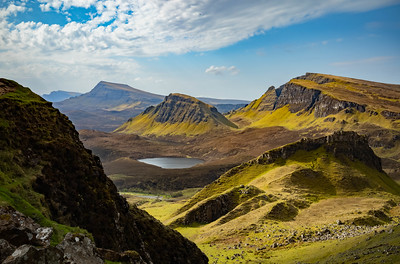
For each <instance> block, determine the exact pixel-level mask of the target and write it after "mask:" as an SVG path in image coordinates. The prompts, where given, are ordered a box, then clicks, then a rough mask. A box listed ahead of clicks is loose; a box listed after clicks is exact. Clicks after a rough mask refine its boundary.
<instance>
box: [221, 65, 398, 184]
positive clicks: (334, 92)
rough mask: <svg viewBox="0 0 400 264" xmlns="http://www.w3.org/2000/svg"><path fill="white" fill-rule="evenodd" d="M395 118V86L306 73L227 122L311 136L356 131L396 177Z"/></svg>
mask: <svg viewBox="0 0 400 264" xmlns="http://www.w3.org/2000/svg"><path fill="white" fill-rule="evenodd" d="M265 105H267V106H268V107H265ZM399 115H400V85H395V84H385V83H377V82H371V81H365V80H358V79H353V78H347V77H340V76H333V75H327V74H318V73H307V74H305V75H303V76H299V77H297V78H293V79H292V80H290V81H289V82H288V83H286V84H284V85H282V86H280V87H279V88H277V89H271V88H270V89H269V90H268V91H267V92H266V93H265V94H264V95H263V96H261V97H260V98H259V99H257V100H255V101H253V102H252V103H251V104H249V106H247V107H245V108H242V109H239V110H237V111H235V112H233V113H231V114H230V115H229V116H228V118H229V119H230V120H232V121H233V122H235V123H236V124H240V126H242V127H255V128H260V127H273V126H283V127H285V128H287V129H290V130H294V131H296V130H298V131H305V130H306V131H312V133H332V132H334V131H340V130H345V131H356V132H357V133H359V134H362V135H367V136H368V137H369V144H370V146H372V147H373V149H374V151H375V152H376V153H377V154H378V156H380V157H382V158H384V163H383V164H384V169H385V171H387V172H388V173H390V175H391V176H392V177H393V178H398V177H399V176H398V172H397V170H396V167H399V166H400V153H399V151H398V150H397V149H398V147H399V146H400V120H399V118H398V117H399ZM393 164H395V165H394V166H393Z"/></svg>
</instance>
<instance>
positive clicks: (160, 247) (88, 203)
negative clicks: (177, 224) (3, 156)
mask: <svg viewBox="0 0 400 264" xmlns="http://www.w3.org/2000/svg"><path fill="white" fill-rule="evenodd" d="M0 82H1V83H3V84H6V86H7V85H8V86H11V88H13V87H14V88H13V89H16V90H17V91H20V92H21V93H23V94H25V95H26V98H35V100H28V99H26V98H25V99H20V100H18V99H14V98H7V97H6V98H0V108H1V109H2V111H1V112H0V119H2V120H7V126H2V127H0V147H1V148H2V149H4V150H10V151H15V152H17V153H20V154H19V156H18V159H17V161H16V162H18V163H19V165H20V166H21V167H26V168H37V167H38V166H39V165H40V167H42V169H41V172H40V173H39V174H38V175H36V180H35V181H34V182H33V184H32V185H33V186H32V187H31V188H33V189H34V190H35V191H36V192H38V193H41V194H43V195H44V201H43V205H44V206H45V207H47V208H48V209H49V217H50V218H51V219H52V220H54V221H57V222H59V223H62V224H66V225H70V226H79V227H82V228H85V229H87V230H88V231H89V232H91V233H92V234H93V237H94V239H95V242H96V245H97V246H99V247H102V248H108V249H112V250H114V251H125V250H136V251H138V252H139V254H140V255H141V256H142V258H143V259H144V260H145V261H146V262H148V263H151V262H154V263H206V262H207V257H206V256H205V255H204V254H203V253H202V252H201V251H200V250H199V249H198V248H197V247H196V245H195V244H194V243H192V242H190V241H189V240H187V239H185V238H183V237H182V236H181V235H180V234H179V233H177V232H175V231H173V230H170V229H168V228H165V227H164V226H163V225H162V224H161V223H160V222H158V221H156V220H155V219H153V218H152V217H151V216H149V215H148V214H145V213H144V212H142V211H141V210H139V209H138V208H136V207H131V208H130V207H129V205H128V203H127V202H126V200H125V199H123V198H122V197H121V196H120V195H119V194H118V192H117V189H116V187H115V185H114V184H113V183H112V181H111V180H110V179H109V178H107V176H106V175H105V174H104V171H103V168H102V166H101V163H100V160H99V158H98V157H95V156H93V155H92V154H91V151H89V150H87V149H85V148H84V146H83V144H82V142H80V140H79V137H78V133H77V132H76V131H75V129H74V126H73V125H72V123H71V122H70V121H69V120H68V118H67V117H66V116H65V115H63V114H61V113H60V112H59V111H58V110H56V109H54V108H52V107H51V103H48V102H46V101H44V100H43V99H41V98H39V97H38V96H37V95H35V94H33V93H31V92H30V91H29V90H28V89H27V88H23V87H22V86H19V85H18V84H16V83H15V82H10V81H8V80H4V79H0ZM170 241H174V243H173V244H172V243H170Z"/></svg>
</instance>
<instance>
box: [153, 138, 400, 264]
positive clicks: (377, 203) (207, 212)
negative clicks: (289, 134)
mask: <svg viewBox="0 0 400 264" xmlns="http://www.w3.org/2000/svg"><path fill="white" fill-rule="evenodd" d="M399 202H400V186H399V185H398V184H396V183H395V182H394V181H393V180H392V179H391V178H390V177H388V176H387V175H386V174H385V173H384V172H383V171H382V170H381V168H380V160H379V158H377V157H376V156H375V155H374V153H373V152H372V150H371V149H370V148H369V147H368V144H367V141H366V138H365V137H359V136H357V135H356V134H354V133H348V132H341V133H337V134H335V135H333V136H331V137H326V138H320V139H315V140H301V141H299V142H296V143H293V144H290V145H287V146H284V147H281V148H277V149H274V150H271V151H268V152H266V153H264V154H263V155H261V156H259V157H257V158H255V159H253V160H250V161H249V162H247V163H244V164H242V165H240V166H237V167H235V168H233V169H231V170H230V171H228V172H226V173H225V174H223V175H222V176H221V177H220V178H219V179H218V180H216V181H214V182H213V183H211V184H209V185H207V186H206V187H205V188H203V189H202V190H200V191H199V192H198V193H196V194H195V195H194V196H193V197H192V198H191V199H189V200H188V201H187V202H186V203H185V204H184V205H183V206H182V207H181V208H180V209H179V210H177V211H176V212H175V213H174V214H172V215H171V216H170V217H169V218H168V217H166V216H163V221H164V223H168V224H170V225H171V226H173V227H175V228H176V230H178V231H179V232H181V233H182V234H183V235H185V236H187V237H189V238H190V239H192V240H194V241H195V242H196V243H197V244H198V245H199V247H200V248H202V249H203V250H204V252H206V254H207V255H208V257H209V259H210V260H211V261H217V260H218V261H223V262H227V263H234V262H235V261H236V260H238V261H246V263H259V262H262V263H295V262H297V261H304V262H307V263H308V262H316V261H322V263H325V262H327V263H329V262H332V261H333V262H335V261H336V259H340V260H342V261H344V262H345V263H348V262H349V261H350V260H351V259H352V258H353V257H354V256H355V255H357V256H358V255H359V257H360V258H363V259H364V260H365V261H367V262H366V263H372V262H371V261H372V260H371V259H373V258H375V257H377V252H376V251H374V250H370V249H369V248H368V245H377V246H379V245H380V244H379V243H383V241H386V242H387V243H386V244H385V245H384V246H382V248H384V249H385V250H388V251H389V253H388V255H387V257H385V258H384V259H387V260H390V259H393V258H394V256H395V255H396V254H398V249H397V248H395V249H393V245H395V243H396V241H397V240H396V239H395V236H383V235H382V236H381V237H380V238H377V239H376V240H373V241H370V239H371V238H368V237H370V236H371V235H372V234H374V232H380V230H384V231H382V232H383V233H385V232H390V234H391V232H397V233H398V232H399V230H398V229H395V230H393V231H390V230H391V229H393V228H394V226H396V225H397V224H398V223H399V222H400V218H399V217H400V207H399V206H397V204H398V203H399ZM163 206H164V207H163V208H168V207H166V205H165V204H164V205H163ZM153 210H154V209H153ZM385 234H386V233H385ZM339 241H340V243H339ZM354 242H356V243H357V244H354ZM338 243H339V244H340V246H339V247H337V245H338ZM303 252H313V253H312V254H311V255H310V254H308V253H307V254H304V253H303ZM332 255H335V257H334V258H333V257H332ZM392 255H393V256H392ZM353 260H354V259H353ZM269 261H270V262H269ZM368 261H369V262H368Z"/></svg>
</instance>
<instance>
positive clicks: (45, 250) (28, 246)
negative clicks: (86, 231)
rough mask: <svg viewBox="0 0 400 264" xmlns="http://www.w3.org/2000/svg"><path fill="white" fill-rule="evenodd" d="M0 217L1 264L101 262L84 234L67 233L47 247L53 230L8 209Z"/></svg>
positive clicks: (0, 212) (2, 208)
mask: <svg viewBox="0 0 400 264" xmlns="http://www.w3.org/2000/svg"><path fill="white" fill-rule="evenodd" d="M0 215H1V217H0V252H1V254H0V262H1V263H4V264H19V263H21V264H23V263H33V264H34V263H44V264H59V263H60V264H61V263H76V264H80V263H82V264H89V263H90V264H101V263H104V260H103V259H101V258H100V257H99V255H98V253H97V250H96V247H95V244H94V243H93V241H92V240H90V239H89V238H88V237H87V236H85V235H83V234H71V233H68V234H67V235H66V236H65V238H64V240H63V241H62V242H61V243H60V244H59V245H57V246H50V238H51V235H52V233H53V229H52V228H50V227H42V226H40V225H39V224H37V223H36V222H35V221H33V220H32V219H31V218H30V217H26V216H25V215H23V214H22V213H21V212H18V211H16V210H14V209H13V208H12V207H10V206H9V207H0ZM132 263H133V262H132Z"/></svg>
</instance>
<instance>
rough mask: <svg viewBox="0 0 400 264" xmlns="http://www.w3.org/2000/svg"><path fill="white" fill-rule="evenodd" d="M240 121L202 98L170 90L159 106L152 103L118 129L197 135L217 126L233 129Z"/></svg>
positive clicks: (218, 127)
mask: <svg viewBox="0 0 400 264" xmlns="http://www.w3.org/2000/svg"><path fill="white" fill-rule="evenodd" d="M231 128H236V125H235V124H233V123H232V122H230V121H229V120H228V119H226V118H225V117H224V116H223V115H222V114H220V113H219V112H218V110H217V109H216V108H215V107H213V106H211V105H208V104H205V103H203V102H201V101H200V100H198V99H196V98H194V97H191V96H188V95H183V94H170V95H169V96H167V97H166V98H165V100H164V101H163V102H162V103H161V104H159V105H157V106H156V107H150V108H148V109H147V110H146V111H144V112H143V113H142V114H140V115H139V116H137V117H134V118H132V119H130V120H129V121H128V122H126V123H124V124H123V125H121V126H120V127H119V128H118V129H116V130H115V132H117V133H124V134H139V135H156V136H165V135H186V136H194V135H200V134H204V133H207V132H210V131H212V130H215V129H231Z"/></svg>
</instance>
